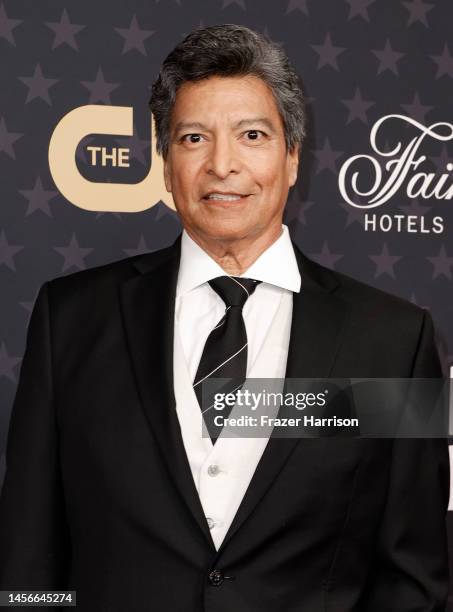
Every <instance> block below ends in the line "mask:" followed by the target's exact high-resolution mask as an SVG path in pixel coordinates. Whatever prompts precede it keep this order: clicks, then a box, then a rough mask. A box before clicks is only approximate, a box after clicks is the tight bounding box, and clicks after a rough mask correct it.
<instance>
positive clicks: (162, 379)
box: [120, 237, 213, 547]
mask: <svg viewBox="0 0 453 612" xmlns="http://www.w3.org/2000/svg"><path fill="white" fill-rule="evenodd" d="M179 259H180V237H179V238H178V239H177V240H176V242H175V243H174V244H173V245H172V246H171V247H169V248H168V249H164V250H162V251H159V252H157V253H152V254H147V255H145V257H143V258H140V259H138V260H137V261H136V263H135V265H136V267H137V268H138V269H139V270H140V272H141V274H140V275H139V276H136V277H134V278H132V279H130V280H128V281H126V282H125V283H123V285H122V286H121V289H120V293H121V306H122V312H123V317H124V324H125V330H126V335H127V339H128V345H129V350H130V354H131V359H132V364H133V368H134V372H135V376H136V383H137V387H138V391H139V395H140V399H141V402H142V405H143V408H144V411H145V415H146V418H147V420H148V422H149V425H150V427H151V430H152V432H153V434H154V438H155V440H156V443H157V444H158V446H159V449H160V452H161V454H162V456H163V459H164V462H165V463H166V465H167V467H168V475H169V478H170V479H171V480H173V482H174V484H175V485H176V489H177V491H178V493H179V494H180V495H181V497H182V499H183V502H184V503H185V504H186V506H187V508H188V510H189V512H190V513H191V515H192V516H193V518H194V519H195V521H196V523H197V524H198V525H199V527H200V529H201V530H202V532H203V534H204V536H205V538H206V539H207V541H208V543H209V544H210V546H211V547H213V542H212V538H211V535H210V533H209V528H208V525H207V522H206V519H205V517H204V513H203V508H202V506H201V503H200V499H199V496H198V493H197V490H196V487H195V483H194V481H193V477H192V473H191V471H190V465H189V463H188V461H187V455H186V452H185V449H184V444H183V441H182V437H181V430H180V427H179V422H178V418H177V413H176V404H175V397H174V389H173V336H174V312H175V298H176V283H177V276H178V268H179ZM150 264H151V265H150Z"/></svg>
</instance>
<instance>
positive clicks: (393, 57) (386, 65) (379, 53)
mask: <svg viewBox="0 0 453 612" xmlns="http://www.w3.org/2000/svg"><path fill="white" fill-rule="evenodd" d="M373 53H374V55H375V56H376V57H377V58H378V60H379V67H378V71H377V73H378V74H381V72H385V71H386V70H390V72H393V74H396V75H397V76H398V66H397V63H398V62H399V60H400V59H401V58H402V57H403V55H405V53H400V52H399V51H394V50H393V49H392V45H391V44H390V40H389V39H388V38H387V40H386V42H385V46H384V48H383V49H381V50H379V49H373Z"/></svg>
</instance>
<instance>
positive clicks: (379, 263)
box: [368, 242, 402, 278]
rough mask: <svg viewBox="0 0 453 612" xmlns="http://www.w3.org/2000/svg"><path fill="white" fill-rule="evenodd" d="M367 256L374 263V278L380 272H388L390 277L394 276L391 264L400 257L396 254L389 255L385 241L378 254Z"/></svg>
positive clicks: (380, 273) (379, 274)
mask: <svg viewBox="0 0 453 612" xmlns="http://www.w3.org/2000/svg"><path fill="white" fill-rule="evenodd" d="M368 257H369V258H370V259H371V260H372V261H373V262H374V263H375V264H376V271H375V273H374V278H378V277H379V276H381V275H382V274H388V275H389V276H391V277H392V278H395V272H394V270H393V266H394V265H395V264H396V262H397V261H399V260H400V259H402V257H400V256H398V255H390V253H389V250H388V248H387V245H386V243H385V242H384V246H383V247H382V252H381V254H380V255H368Z"/></svg>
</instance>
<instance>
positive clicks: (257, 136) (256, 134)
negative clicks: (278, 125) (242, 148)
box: [245, 130, 266, 140]
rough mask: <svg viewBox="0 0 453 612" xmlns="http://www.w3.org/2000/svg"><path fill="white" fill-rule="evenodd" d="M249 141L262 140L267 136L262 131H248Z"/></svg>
mask: <svg viewBox="0 0 453 612" xmlns="http://www.w3.org/2000/svg"><path fill="white" fill-rule="evenodd" d="M245 134H247V140H262V137H264V136H266V134H265V132H263V131H262V130H247V131H246V132H245Z"/></svg>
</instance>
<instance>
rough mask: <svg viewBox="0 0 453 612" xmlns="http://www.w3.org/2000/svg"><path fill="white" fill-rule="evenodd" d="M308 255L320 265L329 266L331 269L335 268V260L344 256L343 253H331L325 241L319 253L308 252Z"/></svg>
mask: <svg viewBox="0 0 453 612" xmlns="http://www.w3.org/2000/svg"><path fill="white" fill-rule="evenodd" d="M309 256H310V257H311V258H312V259H314V260H315V261H317V262H318V263H319V264H321V265H322V266H325V267H326V268H330V269H332V270H335V264H336V263H337V261H339V260H340V259H343V257H344V255H339V254H336V253H332V252H331V250H330V249H329V245H328V244H327V242H326V241H324V244H323V245H322V249H321V252H320V253H310V254H309Z"/></svg>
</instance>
